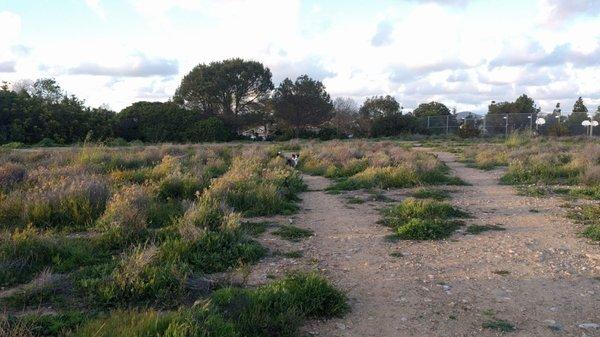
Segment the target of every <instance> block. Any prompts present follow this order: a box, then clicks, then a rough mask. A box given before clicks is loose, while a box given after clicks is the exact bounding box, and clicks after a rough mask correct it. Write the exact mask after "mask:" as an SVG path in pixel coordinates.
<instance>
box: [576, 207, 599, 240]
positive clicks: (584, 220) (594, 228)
mask: <svg viewBox="0 0 600 337" xmlns="http://www.w3.org/2000/svg"><path fill="white" fill-rule="evenodd" d="M569 217H570V218H572V219H574V220H576V221H577V222H579V223H581V224H583V225H585V226H586V228H585V229H584V230H583V232H582V235H583V236H585V237H587V238H589V239H592V240H594V241H600V205H596V204H591V205H582V206H580V207H576V208H574V209H572V210H571V211H569Z"/></svg>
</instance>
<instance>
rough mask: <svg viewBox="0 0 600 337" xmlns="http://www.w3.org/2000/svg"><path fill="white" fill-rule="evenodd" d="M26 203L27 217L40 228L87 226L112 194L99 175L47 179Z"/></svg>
mask: <svg viewBox="0 0 600 337" xmlns="http://www.w3.org/2000/svg"><path fill="white" fill-rule="evenodd" d="M36 192H37V195H34V196H33V197H32V200H31V201H29V202H28V203H27V205H26V218H27V221H28V222H30V223H32V224H33V225H34V226H36V227H40V228H56V229H72V230H73V229H85V228H89V227H91V226H92V225H93V224H94V222H95V221H96V219H97V218H99V217H100V215H102V212H104V209H105V207H106V202H107V200H108V197H109V191H108V187H107V186H106V184H105V183H104V182H103V181H102V180H101V179H99V178H97V177H80V178H71V179H67V178H61V179H59V180H58V181H50V182H47V183H46V185H44V186H41V187H40V188H39V190H37V191H36Z"/></svg>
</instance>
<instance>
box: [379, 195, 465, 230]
mask: <svg viewBox="0 0 600 337" xmlns="http://www.w3.org/2000/svg"><path fill="white" fill-rule="evenodd" d="M383 214H384V223H385V224H386V225H387V226H390V227H392V228H393V229H394V231H395V233H396V236H397V238H399V239H405V240H439V239H443V238H445V237H448V236H450V235H451V234H452V233H453V232H454V231H455V230H456V229H458V228H459V227H460V226H462V223H461V222H459V221H455V220H450V219H452V218H464V217H467V216H468V214H467V213H465V212H463V211H461V210H459V209H456V208H454V207H452V205H450V204H447V203H441V202H438V201H434V200H431V199H423V200H417V199H414V198H408V199H405V200H404V201H402V202H401V203H400V204H398V205H396V206H393V207H391V208H388V209H386V210H384V211H383Z"/></svg>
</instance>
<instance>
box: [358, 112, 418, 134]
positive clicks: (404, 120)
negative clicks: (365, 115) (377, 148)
mask: <svg viewBox="0 0 600 337" xmlns="http://www.w3.org/2000/svg"><path fill="white" fill-rule="evenodd" d="M415 132H425V130H421V129H419V127H418V125H417V118H416V117H414V116H413V115H411V114H406V115H402V114H400V113H396V114H391V115H385V116H381V117H379V118H375V119H374V120H373V124H372V126H371V130H370V131H369V135H370V136H371V137H390V136H397V135H401V134H408V133H415Z"/></svg>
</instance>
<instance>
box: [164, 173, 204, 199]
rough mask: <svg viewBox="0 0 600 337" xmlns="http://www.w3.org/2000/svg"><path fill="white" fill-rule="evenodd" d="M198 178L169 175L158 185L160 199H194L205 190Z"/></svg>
mask: <svg viewBox="0 0 600 337" xmlns="http://www.w3.org/2000/svg"><path fill="white" fill-rule="evenodd" d="M204 187H205V186H204V185H203V184H202V183H201V182H200V181H198V180H197V179H196V178H193V177H190V176H184V175H169V176H167V177H165V178H164V179H163V180H161V181H160V183H159V185H158V197H159V198H160V199H163V200H167V199H192V198H194V197H195V196H196V195H197V194H199V193H200V191H202V190H203V189H204Z"/></svg>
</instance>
